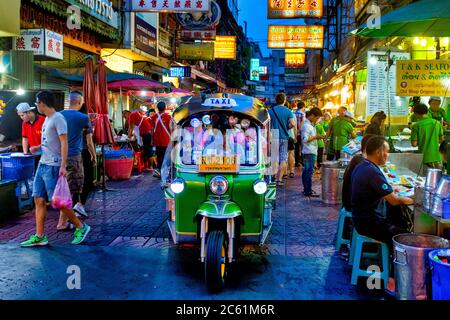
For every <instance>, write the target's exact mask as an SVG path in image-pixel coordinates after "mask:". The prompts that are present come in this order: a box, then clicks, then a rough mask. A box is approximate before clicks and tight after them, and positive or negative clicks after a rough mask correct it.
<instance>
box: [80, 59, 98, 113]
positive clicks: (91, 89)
mask: <svg viewBox="0 0 450 320" xmlns="http://www.w3.org/2000/svg"><path fill="white" fill-rule="evenodd" d="M93 59H94V57H93V56H87V57H86V58H85V60H86V66H85V69H84V79H83V95H84V101H85V103H86V107H87V110H88V113H96V112H97V111H96V108H95V80H94V61H93Z"/></svg>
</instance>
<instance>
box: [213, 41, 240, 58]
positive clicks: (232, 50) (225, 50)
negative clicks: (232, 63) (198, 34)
mask: <svg viewBox="0 0 450 320" xmlns="http://www.w3.org/2000/svg"><path fill="white" fill-rule="evenodd" d="M214 44H215V46H214V58H215V59H229V60H236V37H235V36H216V40H215V41H214Z"/></svg>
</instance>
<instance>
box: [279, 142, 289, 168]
mask: <svg viewBox="0 0 450 320" xmlns="http://www.w3.org/2000/svg"><path fill="white" fill-rule="evenodd" d="M279 142H280V155H279V159H280V163H281V162H287V161H288V140H283V139H280V140H279Z"/></svg>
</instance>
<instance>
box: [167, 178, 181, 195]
mask: <svg viewBox="0 0 450 320" xmlns="http://www.w3.org/2000/svg"><path fill="white" fill-rule="evenodd" d="M170 190H172V192H173V193H175V194H180V193H182V192H183V191H184V180H183V179H175V180H174V181H173V182H172V183H171V184H170Z"/></svg>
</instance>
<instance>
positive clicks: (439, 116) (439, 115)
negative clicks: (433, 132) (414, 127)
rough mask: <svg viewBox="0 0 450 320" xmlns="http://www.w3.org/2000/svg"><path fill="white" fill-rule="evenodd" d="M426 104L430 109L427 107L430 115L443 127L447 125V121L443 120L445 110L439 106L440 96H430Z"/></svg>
mask: <svg viewBox="0 0 450 320" xmlns="http://www.w3.org/2000/svg"><path fill="white" fill-rule="evenodd" d="M428 104H429V105H430V109H428V114H429V115H430V117H431V118H433V119H434V120H437V121H439V122H440V123H441V124H442V125H443V126H444V127H445V126H446V125H447V122H446V121H445V117H446V112H445V109H444V108H441V98H440V97H430V100H428Z"/></svg>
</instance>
